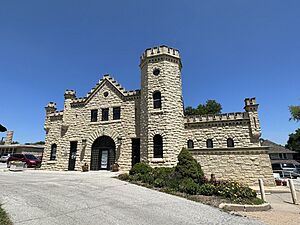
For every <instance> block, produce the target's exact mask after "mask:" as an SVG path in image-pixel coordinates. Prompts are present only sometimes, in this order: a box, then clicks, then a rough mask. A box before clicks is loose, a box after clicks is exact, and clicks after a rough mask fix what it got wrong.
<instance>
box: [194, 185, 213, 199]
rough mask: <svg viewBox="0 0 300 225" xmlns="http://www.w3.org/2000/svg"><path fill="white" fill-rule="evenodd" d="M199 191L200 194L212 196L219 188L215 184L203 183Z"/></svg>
mask: <svg viewBox="0 0 300 225" xmlns="http://www.w3.org/2000/svg"><path fill="white" fill-rule="evenodd" d="M198 193H199V194H200V195H206V196H211V195H214V194H216V193H217V189H216V187H215V186H214V185H213V184H202V185H201V186H200V187H199V190H198Z"/></svg>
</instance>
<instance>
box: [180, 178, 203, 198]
mask: <svg viewBox="0 0 300 225" xmlns="http://www.w3.org/2000/svg"><path fill="white" fill-rule="evenodd" d="M178 189H179V191H181V192H184V193H187V194H190V195H195V194H197V193H198V189H199V185H198V184H196V183H195V181H194V180H193V179H192V178H184V179H183V180H182V181H181V182H180V184H179V187H178Z"/></svg>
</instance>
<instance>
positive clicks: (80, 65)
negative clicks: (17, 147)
mask: <svg viewBox="0 0 300 225" xmlns="http://www.w3.org/2000/svg"><path fill="white" fill-rule="evenodd" d="M162 44H165V45H168V46H171V47H175V48H178V49H180V51H181V56H182V63H183V70H182V76H183V94H184V101H185V106H188V105H191V106H197V105H198V104H199V103H204V102H205V101H206V100H207V99H215V100H217V101H218V102H220V103H221V104H222V106H223V112H234V111H243V106H244V103H243V100H244V98H245V97H254V96H255V97H256V98H257V101H258V103H259V104H260V108H259V115H260V122H261V126H262V133H263V134H262V137H263V138H267V139H271V140H273V141H276V142H278V143H281V144H285V143H286V140H287V138H288V134H289V133H291V132H294V131H295V129H296V128H297V127H299V125H300V124H299V123H298V124H297V123H296V122H292V121H289V117H290V114H289V111H288V106H289V105H295V104H296V105H297V104H298V105H299V104H300V100H299V98H300V91H299V90H300V89H299V84H300V61H299V59H300V1H299V0H289V1H283V0H226V1H224V0H218V1H214V0H210V1H206V0H205V1H204V0H195V1H179V0H172V1H163V0H160V1H156V0H151V1H140V0H135V1H130V0H126V1H123V0H119V1H116V0H110V1H100V0H88V1H87V0H81V1H77V0H51V1H49V0H26V1H17V0H9V1H6V0H0V78H1V79H0V84H1V104H0V123H1V124H3V125H5V126H6V127H7V128H8V129H10V130H14V131H15V135H14V140H16V141H19V142H21V143H24V142H35V141H39V140H44V138H45V132H44V130H43V123H44V117H45V111H44V107H45V105H46V104H47V103H48V102H49V101H55V102H56V103H57V104H58V108H59V109H60V110H61V109H62V107H63V94H64V91H65V89H75V90H76V92H77V96H85V95H86V93H87V92H88V91H89V90H90V89H91V88H92V87H94V85H95V83H96V82H97V81H98V80H99V79H100V78H101V77H102V75H103V74H106V73H109V74H111V75H112V76H114V78H115V79H116V80H117V81H118V82H119V83H121V84H122V85H123V86H124V87H125V88H126V89H127V90H128V89H129V90H130V89H138V88H140V71H139V66H138V65H139V56H140V55H141V53H142V52H143V51H144V49H145V48H148V47H153V46H157V45H162ZM1 136H4V134H3V133H1V134H0V137H1Z"/></svg>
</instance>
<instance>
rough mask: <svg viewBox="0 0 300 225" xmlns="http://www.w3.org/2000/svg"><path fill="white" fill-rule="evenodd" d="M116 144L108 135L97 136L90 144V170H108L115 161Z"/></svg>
mask: <svg viewBox="0 0 300 225" xmlns="http://www.w3.org/2000/svg"><path fill="white" fill-rule="evenodd" d="M115 158H116V145H115V142H114V140H113V139H112V138H111V137H108V136H101V137H99V138H97V139H96V140H95V141H94V143H93V145H92V152H91V170H110V169H111V167H112V165H113V164H114V163H115Z"/></svg>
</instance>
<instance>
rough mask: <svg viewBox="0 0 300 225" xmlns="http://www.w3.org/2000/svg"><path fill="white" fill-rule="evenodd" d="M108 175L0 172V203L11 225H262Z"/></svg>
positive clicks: (111, 174) (252, 220)
mask: <svg viewBox="0 0 300 225" xmlns="http://www.w3.org/2000/svg"><path fill="white" fill-rule="evenodd" d="M114 175H116V174H114V173H111V172H107V171H96V172H94V171H93V172H87V173H82V172H76V171H73V172H68V171H66V172H50V171H39V170H26V171H24V172H11V171H7V170H5V169H3V170H2V171H0V189H1V195H0V204H3V205H2V207H3V208H4V209H5V210H6V212H7V213H8V214H9V216H10V218H11V219H12V221H13V223H14V225H27V224H28V225H29V224H30V225H40V224H43V225H52V224H53V225H54V224H55V225H57V224H59V225H69V224H70V225H86V224H90V225H97V224H105V225H115V224H118V225H122V224H126V225H135V224H136V225H144V224H145V225H146V224H147V225H151V224H155V225H157V224H162V225H182V224H184V225H192V224H220V225H224V224H229V225H230V224H232V225H236V224H249V225H252V224H253V225H254V224H263V223H262V222H259V221H257V220H255V219H250V218H247V217H241V216H237V215H232V214H229V213H227V212H223V211H221V210H220V209H217V208H213V207H211V206H207V205H204V204H201V203H198V202H193V201H190V200H187V199H184V198H180V197H177V196H173V195H169V194H165V193H161V192H158V191H154V190H150V189H147V188H144V187H140V186H137V185H133V184H129V183H127V182H124V181H120V180H118V179H116V178H113V176H114Z"/></svg>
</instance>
